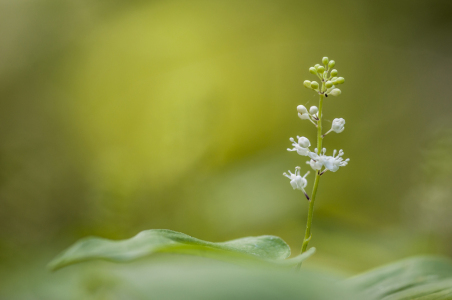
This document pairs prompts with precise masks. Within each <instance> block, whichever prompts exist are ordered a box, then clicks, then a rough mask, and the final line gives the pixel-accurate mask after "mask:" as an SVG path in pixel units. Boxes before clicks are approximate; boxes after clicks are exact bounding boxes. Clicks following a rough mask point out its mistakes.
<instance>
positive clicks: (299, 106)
mask: <svg viewBox="0 0 452 300" xmlns="http://www.w3.org/2000/svg"><path fill="white" fill-rule="evenodd" d="M297 111H298V112H299V113H300V114H306V113H307V112H308V110H307V109H306V107H304V105H298V106H297Z"/></svg>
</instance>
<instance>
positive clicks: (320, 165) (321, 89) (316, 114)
mask: <svg viewBox="0 0 452 300" xmlns="http://www.w3.org/2000/svg"><path fill="white" fill-rule="evenodd" d="M322 63H323V66H322V65H319V64H317V65H315V66H314V67H311V68H309V72H310V73H311V74H313V75H316V76H317V77H318V78H319V80H320V82H321V84H319V83H318V82H317V81H309V80H305V81H304V83H303V85H304V86H305V87H306V88H308V89H311V90H313V91H315V92H316V93H317V94H318V95H319V107H317V106H311V107H310V108H309V111H308V110H307V108H306V107H305V106H304V105H298V106H297V111H298V117H299V118H300V119H302V120H309V121H310V122H311V123H312V124H313V125H314V126H315V127H316V129H317V147H316V148H315V149H314V151H311V150H309V147H310V146H311V142H310V141H309V140H308V139H307V138H306V137H304V136H302V137H299V136H297V140H296V141H295V139H294V138H290V141H291V142H292V146H293V148H288V149H287V150H288V151H296V152H297V153H298V154H299V155H301V156H307V157H309V158H310V160H308V161H307V162H306V163H307V164H308V165H310V166H311V168H312V169H313V170H314V171H315V179H314V186H313V189H312V193H311V197H309V195H308V193H307V192H306V191H305V188H306V186H307V184H308V182H307V180H306V176H307V175H308V174H309V172H307V173H306V174H305V175H304V176H303V177H301V175H300V170H301V168H300V167H296V168H295V173H294V174H292V173H291V172H290V171H289V174H287V173H283V175H284V176H286V177H287V178H289V179H290V184H291V185H292V187H293V188H294V189H298V190H301V191H302V192H303V193H304V195H305V196H306V198H307V199H308V201H309V209H308V219H307V224H306V233H305V237H304V240H303V245H302V247H301V253H303V252H305V251H306V248H307V247H308V244H309V241H310V240H311V237H312V234H311V225H312V217H313V213H314V203H315V199H316V194H317V189H318V187H319V181H320V176H322V175H323V174H325V172H327V171H331V172H336V171H337V170H339V168H340V167H344V166H346V165H347V164H348V162H349V161H350V159H349V158H347V159H345V160H344V159H343V158H342V156H343V155H344V151H343V150H342V149H341V150H339V152H337V150H334V151H333V155H332V156H328V155H326V148H322V143H323V139H324V138H325V136H326V135H327V134H329V133H330V132H332V131H334V132H336V133H341V132H342V131H344V125H345V120H344V119H342V118H336V119H334V120H333V123H332V126H331V129H330V130H328V131H327V132H326V133H323V126H322V120H323V101H324V99H325V98H327V97H328V96H330V95H331V96H335V97H336V96H339V95H340V94H341V90H340V89H338V88H337V86H338V85H339V84H343V83H344V82H345V79H344V78H343V77H337V70H336V69H333V67H334V65H335V64H336V63H335V61H334V60H329V59H328V57H324V58H323V59H322ZM336 154H337V155H336Z"/></svg>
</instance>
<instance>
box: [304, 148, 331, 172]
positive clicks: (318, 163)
mask: <svg viewBox="0 0 452 300" xmlns="http://www.w3.org/2000/svg"><path fill="white" fill-rule="evenodd" d="M322 150H323V151H322V152H321V153H320V155H318V154H317V153H316V152H317V148H315V149H314V152H309V153H308V156H309V157H310V158H311V160H310V161H309V162H307V163H309V165H310V166H311V168H312V169H313V170H320V169H322V167H323V163H324V162H325V159H326V156H325V152H326V149H325V148H323V149H322Z"/></svg>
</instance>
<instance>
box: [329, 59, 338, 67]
mask: <svg viewBox="0 0 452 300" xmlns="http://www.w3.org/2000/svg"><path fill="white" fill-rule="evenodd" d="M335 64H336V62H335V61H334V60H330V62H329V63H328V67H330V69H331V68H332V67H334V65H335Z"/></svg>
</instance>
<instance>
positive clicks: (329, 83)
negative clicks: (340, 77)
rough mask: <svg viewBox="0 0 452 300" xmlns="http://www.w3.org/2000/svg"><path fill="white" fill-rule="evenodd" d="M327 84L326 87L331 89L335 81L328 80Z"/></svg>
mask: <svg viewBox="0 0 452 300" xmlns="http://www.w3.org/2000/svg"><path fill="white" fill-rule="evenodd" d="M325 85H326V87H327V88H328V89H329V88H330V87H332V86H333V82H331V81H327V82H326V84H325Z"/></svg>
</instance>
